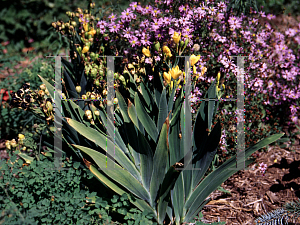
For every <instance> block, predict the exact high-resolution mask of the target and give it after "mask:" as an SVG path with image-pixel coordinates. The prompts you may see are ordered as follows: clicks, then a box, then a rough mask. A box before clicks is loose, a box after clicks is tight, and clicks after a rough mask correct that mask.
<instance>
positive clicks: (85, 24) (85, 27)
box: [83, 23, 89, 31]
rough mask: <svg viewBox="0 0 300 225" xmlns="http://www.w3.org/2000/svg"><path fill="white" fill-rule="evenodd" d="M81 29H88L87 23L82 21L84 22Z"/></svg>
mask: <svg viewBox="0 0 300 225" xmlns="http://www.w3.org/2000/svg"><path fill="white" fill-rule="evenodd" d="M83 29H84V30H85V31H88V30H89V27H88V24H87V23H84V24H83Z"/></svg>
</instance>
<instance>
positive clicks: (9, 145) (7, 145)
mask: <svg viewBox="0 0 300 225" xmlns="http://www.w3.org/2000/svg"><path fill="white" fill-rule="evenodd" d="M5 146H6V148H7V149H8V150H10V149H11V142H10V141H9V140H7V141H6V142H5Z"/></svg>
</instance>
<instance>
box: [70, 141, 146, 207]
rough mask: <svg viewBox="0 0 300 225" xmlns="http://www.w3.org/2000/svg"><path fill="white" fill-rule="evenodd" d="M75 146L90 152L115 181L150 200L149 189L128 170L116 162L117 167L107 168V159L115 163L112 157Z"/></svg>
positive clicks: (140, 196) (138, 195) (139, 196)
mask: <svg viewBox="0 0 300 225" xmlns="http://www.w3.org/2000/svg"><path fill="white" fill-rule="evenodd" d="M73 146H74V147H76V148H78V149H80V150H81V151H83V152H85V153H86V154H88V155H89V156H90V157H91V158H92V159H93V160H94V161H95V163H96V164H97V165H98V166H99V167H100V168H101V170H102V171H103V172H104V173H105V174H107V176H109V177H110V178H111V179H113V180H114V181H115V182H117V183H119V184H120V185H122V186H123V187H124V188H126V189H127V190H128V191H130V192H131V193H133V194H134V195H136V196H137V197H138V198H141V199H143V200H146V201H148V202H149V201H150V195H149V193H148V192H147V190H146V189H145V188H144V187H143V186H142V185H141V183H140V182H139V181H138V180H137V179H136V178H135V177H133V176H132V175H131V173H129V172H128V171H127V170H123V169H122V167H120V166H119V165H117V164H115V169H113V168H111V169H109V168H105V166H104V165H106V159H107V163H108V164H109V163H110V164H112V163H113V161H112V160H111V159H110V158H108V157H106V156H105V155H103V154H102V153H100V152H97V151H95V150H93V149H90V148H86V147H83V146H79V145H73Z"/></svg>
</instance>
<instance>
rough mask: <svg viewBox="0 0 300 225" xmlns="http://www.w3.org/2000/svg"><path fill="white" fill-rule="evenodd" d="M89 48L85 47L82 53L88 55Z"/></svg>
mask: <svg viewBox="0 0 300 225" xmlns="http://www.w3.org/2000/svg"><path fill="white" fill-rule="evenodd" d="M89 49H90V48H89V47H88V46H84V47H83V49H82V53H86V52H88V51H89Z"/></svg>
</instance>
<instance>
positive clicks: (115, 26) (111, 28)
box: [109, 22, 120, 33]
mask: <svg viewBox="0 0 300 225" xmlns="http://www.w3.org/2000/svg"><path fill="white" fill-rule="evenodd" d="M119 29H120V24H115V23H114V22H113V23H111V24H110V25H109V32H115V33H117V32H118V31H119Z"/></svg>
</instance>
